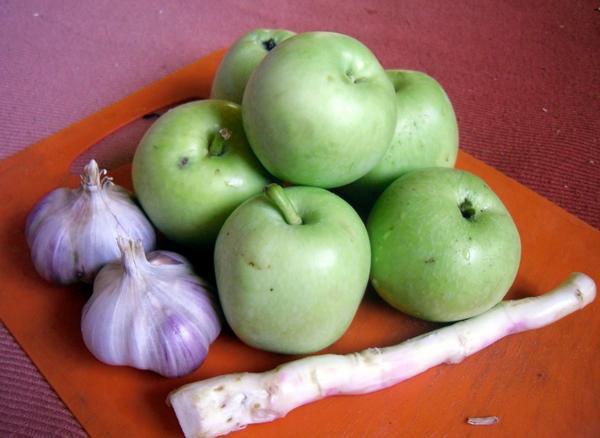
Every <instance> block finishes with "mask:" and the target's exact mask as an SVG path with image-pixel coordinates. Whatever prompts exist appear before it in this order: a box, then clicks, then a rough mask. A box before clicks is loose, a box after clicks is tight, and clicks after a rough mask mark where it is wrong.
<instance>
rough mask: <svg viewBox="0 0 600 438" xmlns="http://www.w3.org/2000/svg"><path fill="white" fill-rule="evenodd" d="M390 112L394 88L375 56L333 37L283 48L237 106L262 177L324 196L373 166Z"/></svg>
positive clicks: (302, 38) (385, 141)
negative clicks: (321, 189)
mask: <svg viewBox="0 0 600 438" xmlns="http://www.w3.org/2000/svg"><path fill="white" fill-rule="evenodd" d="M396 111H397V110H396V98H395V93H394V87H393V85H392V83H391V82H390V80H389V79H388V77H387V75H386V74H385V71H384V70H383V68H382V67H381V65H380V64H379V62H378V61H377V58H375V56H374V55H373V53H371V51H370V50H369V49H368V48H367V47H365V46H364V45H363V44H362V43H360V42H359V41H357V40H355V39H354V38H351V37H349V36H346V35H341V34H337V33H331V32H308V33H302V34H298V35H296V36H293V37H291V38H289V39H287V40H285V41H284V42H283V43H282V44H280V45H279V47H277V49H276V50H273V51H272V52H270V53H269V54H268V55H267V56H266V57H265V59H264V60H263V61H262V62H261V63H260V64H259V65H258V67H257V68H256V70H254V73H253V74H252V75H251V76H250V80H249V81H248V84H247V85H246V91H245V92H244V98H243V102H242V117H243V120H244V128H245V130H246V135H247V136H248V141H249V142H250V146H251V147H252V149H253V150H254V153H255V154H256V156H257V157H258V159H259V160H260V161H261V163H262V164H263V165H264V166H265V167H266V168H267V170H268V171H269V172H271V173H272V174H273V175H275V176H277V177H278V178H280V179H282V180H285V181H289V182H292V183H295V184H300V185H311V186H318V187H325V188H330V187H338V186H341V185H344V184H348V183H350V182H352V181H354V180H356V179H358V178H360V177H361V176H363V175H364V174H365V173H367V172H368V171H369V170H371V169H372V168H373V167H374V166H375V165H376V164H377V162H378V161H379V160H380V158H381V157H382V156H383V154H384V153H385V151H386V150H387V148H388V146H389V145H390V141H391V139H392V135H393V134H394V128H395V126H396Z"/></svg>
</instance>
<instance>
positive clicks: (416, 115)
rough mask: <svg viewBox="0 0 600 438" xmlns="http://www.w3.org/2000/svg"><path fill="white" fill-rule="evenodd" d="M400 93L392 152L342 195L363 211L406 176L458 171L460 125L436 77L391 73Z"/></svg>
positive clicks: (390, 76) (397, 91)
mask: <svg viewBox="0 0 600 438" xmlns="http://www.w3.org/2000/svg"><path fill="white" fill-rule="evenodd" d="M386 73H387V75H388V77H389V78H390V81H391V82H392V84H393V85H394V89H395V90H396V104H397V106H398V118H397V123H396V130H395V132H394V137H393V138H392V141H391V144H390V147H389V148H388V150H387V152H386V153H385V154H384V156H383V158H382V159H381V160H380V161H379V163H377V165H376V166H375V167H374V168H373V169H372V170H371V171H369V172H368V173H367V174H366V175H365V176H363V177H361V178H360V179H358V180H357V181H355V182H353V183H352V184H350V185H349V186H347V187H344V188H342V189H341V190H340V193H342V195H343V196H344V197H345V198H347V199H349V200H350V201H351V203H352V204H353V205H354V204H357V206H358V207H359V208H360V209H361V210H366V209H368V208H370V207H371V206H372V205H373V202H374V200H375V199H377V197H378V196H379V195H380V194H381V193H382V192H383V191H384V190H385V189H386V188H387V186H389V185H390V184H391V183H392V182H394V181H395V180H396V179H397V178H398V177H399V176H401V175H403V174H404V173H406V172H409V171H411V170H416V169H424V168H427V167H454V164H455V163H456V155H457V153H458V123H457V121H456V115H455V113H454V109H453V107H452V103H451V102H450V100H449V99H448V96H447V95H446V92H445V91H444V89H443V88H442V86H441V85H440V84H439V83H438V82H437V81H436V80H435V79H433V78H432V77H431V76H429V75H427V74H425V73H422V72H418V71H411V70H386Z"/></svg>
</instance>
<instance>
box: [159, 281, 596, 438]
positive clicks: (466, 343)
mask: <svg viewBox="0 0 600 438" xmlns="http://www.w3.org/2000/svg"><path fill="white" fill-rule="evenodd" d="M595 296H596V285H595V284H594V281H593V280H592V279H591V278H590V277H588V276H587V275H585V274H580V273H575V274H571V276H570V277H569V278H568V279H567V280H566V281H565V282H564V283H563V284H561V285H560V286H558V287H557V288H556V289H554V290H552V291H550V292H548V293H546V294H544V295H541V296H538V297H533V298H524V299H521V300H514V301H503V302H501V303H499V304H497V305H496V306H495V307H493V308H492V309H490V310H488V311H487V312H484V313H482V314H481V315H478V316H476V317H474V318H471V319H467V320H465V321H461V322H458V323H456V324H453V325H449V326H446V327H443V328H441V329H438V330H434V331H432V332H429V333H425V334H423V335H421V336H417V337H416V338H413V339H409V340H408V341H405V342H402V343H401V344H398V345H395V346H392V347H386V348H369V349H367V350H364V351H361V352H358V353H352V354H346V355H336V354H326V355H317V356H309V357H305V358H303V359H300V360H295V361H292V362H289V363H286V364H284V365H281V366H278V367H277V368H275V369H274V370H272V371H268V372H264V373H238V374H229V375H225V376H219V377H213V378H212V379H208V380H204V381H200V382H196V383H191V384H188V385H185V386H183V387H181V388H179V389H178V390H176V391H174V392H172V393H171V394H170V395H169V402H170V404H171V406H172V407H173V409H174V410H175V413H176V415H177V419H178V420H179V424H180V425H181V428H182V429H183V432H184V434H185V436H187V437H197V436H203V437H209V436H218V435H223V434H226V433H229V432H232V431H234V430H238V429H242V428H244V427H246V426H247V425H249V424H253V423H263V422H266V421H272V420H275V419H277V418H280V417H283V416H285V415H286V414H287V413H288V412H289V411H291V410H292V409H294V408H297V407H298V406H301V405H303V404H306V403H310V402H313V401H316V400H319V399H322V398H325V397H329V396H331V395H337V394H364V393H368V392H373V391H377V390H380V389H383V388H387V387H389V386H392V385H395V384H396V383H399V382H401V381H403V380H406V379H408V378H410V377H412V376H415V375H417V374H419V373H422V372H423V371H425V370H427V369H429V368H431V367H434V366H436V365H440V364H443V363H449V364H454V363H457V362H460V361H461V360H463V359H464V358H465V357H467V356H470V355H472V354H474V353H476V352H478V351H479V350H482V349H483V348H485V347H487V346H489V345H490V344H492V343H494V342H495V341H497V340H499V339H501V338H503V337H504V336H507V335H509V334H513V333H519V332H523V331H526V330H532V329H536V328H540V327H543V326H545V325H548V324H550V323H552V322H554V321H557V320H559V319H560V318H562V317H564V316H567V315H568V314H570V313H572V312H574V311H576V310H578V309H581V308H583V307H585V306H586V305H588V304H589V303H591V302H592V301H593V300H594V298H595Z"/></svg>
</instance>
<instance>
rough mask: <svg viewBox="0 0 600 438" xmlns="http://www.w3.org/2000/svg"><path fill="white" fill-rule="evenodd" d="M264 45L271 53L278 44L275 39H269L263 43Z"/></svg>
mask: <svg viewBox="0 0 600 438" xmlns="http://www.w3.org/2000/svg"><path fill="white" fill-rule="evenodd" d="M262 45H263V47H264V48H265V50H266V51H267V52H270V51H271V50H273V49H274V48H275V46H276V45H277V43H276V42H275V40H274V39H273V38H269V39H268V40H267V41H263V42H262Z"/></svg>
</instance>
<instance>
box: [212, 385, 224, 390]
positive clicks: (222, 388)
mask: <svg viewBox="0 0 600 438" xmlns="http://www.w3.org/2000/svg"><path fill="white" fill-rule="evenodd" d="M224 389H225V387H224V386H223V385H219V386H217V387H216V388H215V389H214V391H223V390H224Z"/></svg>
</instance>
